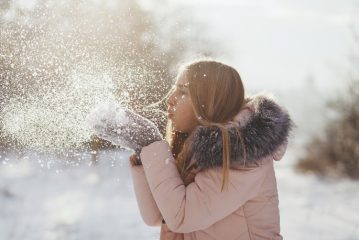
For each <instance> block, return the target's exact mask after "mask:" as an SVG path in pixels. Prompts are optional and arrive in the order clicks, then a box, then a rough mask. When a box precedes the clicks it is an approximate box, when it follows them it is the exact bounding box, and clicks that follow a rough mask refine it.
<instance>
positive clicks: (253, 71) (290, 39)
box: [171, 0, 359, 92]
mask: <svg viewBox="0 0 359 240" xmlns="http://www.w3.org/2000/svg"><path fill="white" fill-rule="evenodd" d="M171 2H172V3H173V4H174V5H180V6H185V7H189V8H190V9H191V10H192V11H193V12H194V13H195V15H196V16H197V17H198V19H199V20H200V21H201V22H203V23H204V24H205V25H206V26H207V29H208V32H209V35H210V36H213V38H215V39H216V40H217V41H218V43H219V44H220V45H221V46H219V48H222V49H225V50H226V54H223V56H222V57H221V59H222V60H224V61H226V62H228V63H230V64H232V65H234V66H235V67H236V68H237V69H238V70H239V72H240V74H241V76H242V78H243V80H244V81H245V83H246V85H247V87H250V88H252V89H257V88H258V89H267V90H272V89H278V88H280V89H290V88H298V87H304V86H305V85H306V83H307V82H308V76H312V77H313V78H314V82H313V83H312V84H313V85H314V86H315V87H317V88H318V89H319V90H320V91H323V92H326V91H327V90H333V89H335V88H336V87H338V86H342V85H344V84H343V79H341V78H340V77H341V74H345V73H346V71H347V70H348V69H349V68H350V67H349V55H350V53H351V52H353V50H354V49H356V50H357V51H358V54H359V46H358V47H355V45H354V41H353V37H352V33H351V30H350V26H356V29H357V32H358V34H359V14H358V12H359V0H356V1H354V0H301V1H294V0H256V1H253V0H221V1H214V0H196V1H190V0H171ZM228 53H229V54H228Z"/></svg>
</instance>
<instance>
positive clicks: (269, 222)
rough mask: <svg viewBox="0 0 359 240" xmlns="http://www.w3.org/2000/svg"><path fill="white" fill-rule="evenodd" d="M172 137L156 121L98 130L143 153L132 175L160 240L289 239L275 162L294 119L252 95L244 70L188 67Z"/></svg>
mask: <svg viewBox="0 0 359 240" xmlns="http://www.w3.org/2000/svg"><path fill="white" fill-rule="evenodd" d="M167 106H168V119H169V124H168V128H167V140H165V139H163V137H162V136H161V134H160V133H159V131H158V129H157V127H156V126H155V125H154V124H153V123H152V122H150V121H149V120H148V119H146V118H144V117H142V116H140V115H138V114H136V113H134V112H132V111H130V110H125V115H126V117H127V119H128V121H126V122H123V123H121V122H118V123H116V124H115V125H113V121H107V119H103V121H105V122H107V123H111V124H112V125H111V124H107V125H106V127H103V125H98V126H95V129H96V130H97V133H98V134H99V135H100V136H101V137H103V138H105V139H107V140H110V141H113V142H115V141H117V142H120V143H121V144H122V146H127V147H130V148H132V149H134V150H135V152H136V154H134V155H132V156H131V157H130V163H131V173H132V177H133V184H134V190H135V194H136V198H137V202H138V206H139V209H140V212H141V215H142V218H143V220H144V221H145V223H146V224H148V225H150V226H158V225H161V234H160V239H161V240H164V239H185V240H190V239H200V240H202V239H203V240H204V239H205V240H209V239H224V240H227V239H240V240H244V239H282V237H281V235H280V224H279V209H278V194H277V186H276V179H275V173H274V169H273V160H280V159H281V158H282V156H283V154H284V152H285V150H286V146H287V140H288V135H289V132H290V130H291V127H292V121H291V119H290V117H289V115H288V113H287V112H286V111H285V110H284V109H282V108H281V107H280V106H279V105H278V104H277V103H276V102H275V101H273V100H272V99H270V98H269V97H267V96H264V95H258V96H253V97H247V98H245V94H244V87H243V84H242V81H241V78H240V76H239V74H238V72H237V71H236V70H235V69H234V68H232V67H230V66H228V65H225V64H223V63H220V62H216V61H209V60H205V61H196V62H193V63H190V64H188V65H186V66H184V67H183V68H182V70H181V71H180V72H179V74H178V76H177V80H176V83H175V86H174V88H173V89H172V91H171V92H170V94H169V95H168V99H167Z"/></svg>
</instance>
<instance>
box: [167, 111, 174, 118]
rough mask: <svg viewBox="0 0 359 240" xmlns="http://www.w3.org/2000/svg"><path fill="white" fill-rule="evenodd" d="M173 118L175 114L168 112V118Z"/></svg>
mask: <svg viewBox="0 0 359 240" xmlns="http://www.w3.org/2000/svg"><path fill="white" fill-rule="evenodd" d="M172 116H173V112H172V111H171V110H167V117H168V118H171V117H172Z"/></svg>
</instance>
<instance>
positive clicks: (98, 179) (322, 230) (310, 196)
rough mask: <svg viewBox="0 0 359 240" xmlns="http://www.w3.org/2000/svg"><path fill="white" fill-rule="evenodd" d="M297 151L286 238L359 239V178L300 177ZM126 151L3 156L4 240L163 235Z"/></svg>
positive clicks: (288, 179) (287, 189) (281, 177)
mask: <svg viewBox="0 0 359 240" xmlns="http://www.w3.org/2000/svg"><path fill="white" fill-rule="evenodd" d="M293 151H294V150H293V149H292V148H289V149H288V151H287V154H286V156H285V157H284V158H283V159H282V160H281V161H280V162H278V163H276V171H277V178H278V188H279V194H280V210H281V227H282V234H283V236H284V238H285V239H293V240H295V239H298V240H302V239H323V240H324V239H325V240H329V239H333V240H334V239H347V240H354V239H359V215H358V213H359V201H358V200H359V191H358V183H357V182H353V181H349V180H340V181H334V180H324V179H320V178H317V177H314V176H308V175H298V174H296V173H295V172H293V167H292V165H293V160H294V156H295V154H293ZM128 155H129V152H126V151H122V150H117V151H114V150H110V151H103V152H100V153H99V163H98V164H96V165H93V164H91V160H90V155H89V154H83V155H82V156H81V158H82V160H81V162H80V163H79V164H77V165H76V164H73V165H72V166H66V165H65V164H62V163H61V162H59V159H55V160H54V159H51V161H50V162H51V163H52V164H51V165H50V166H47V164H46V162H48V161H49V159H48V158H47V159H46V156H36V155H34V154H31V153H28V154H25V155H23V156H22V157H21V158H18V157H15V156H14V155H11V154H4V153H3V154H2V155H1V159H2V162H3V163H2V164H1V165H0V205H1V208H0V239H1V240H32V239H33V240H42V239H44V240H55V239H56V240H58V239H67V240H75V239H80V240H85V239H86V240H91V239H102V240H110V239H111V240H112V239H158V237H159V228H153V227H148V226H146V225H145V224H144V223H143V222H142V219H141V217H140V213H139V211H138V209H137V205H136V199H135V196H134V192H133V189H132V182H131V176H130V172H129V166H128V161H127V159H128ZM39 159H40V161H39ZM41 160H43V161H41ZM43 163H45V164H43ZM41 164H43V165H42V166H43V167H41ZM48 167H49V168H48Z"/></svg>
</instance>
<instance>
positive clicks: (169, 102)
mask: <svg viewBox="0 0 359 240" xmlns="http://www.w3.org/2000/svg"><path fill="white" fill-rule="evenodd" d="M166 103H167V106H174V105H175V104H176V97H175V94H174V91H172V92H171V93H170V94H169V95H168V98H167V100H166Z"/></svg>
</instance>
